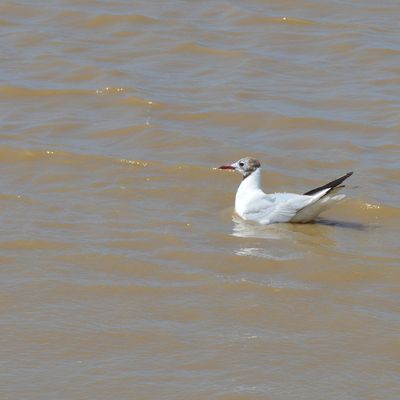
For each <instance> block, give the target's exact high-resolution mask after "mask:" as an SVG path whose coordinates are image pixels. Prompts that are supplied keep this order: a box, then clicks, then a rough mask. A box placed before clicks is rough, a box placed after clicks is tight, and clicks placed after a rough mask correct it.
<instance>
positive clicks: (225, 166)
mask: <svg viewBox="0 0 400 400" xmlns="http://www.w3.org/2000/svg"><path fill="white" fill-rule="evenodd" d="M218 169H233V170H235V167H232V165H221V166H220V167H218Z"/></svg>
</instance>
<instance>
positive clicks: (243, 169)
mask: <svg viewBox="0 0 400 400" xmlns="http://www.w3.org/2000/svg"><path fill="white" fill-rule="evenodd" d="M260 167H261V164H260V161H258V160H256V159H255V158H251V157H244V158H241V159H240V160H239V161H236V162H235V163H233V164H227V165H221V166H220V167H219V168H218V169H230V170H233V171H238V172H240V173H241V174H242V176H243V179H244V178H247V177H248V176H249V175H251V174H252V173H253V172H254V171H257V169H259V168H260Z"/></svg>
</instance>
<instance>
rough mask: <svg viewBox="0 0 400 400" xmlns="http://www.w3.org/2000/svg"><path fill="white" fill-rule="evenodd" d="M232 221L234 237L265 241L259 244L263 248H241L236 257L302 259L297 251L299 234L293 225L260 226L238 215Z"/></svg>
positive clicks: (237, 250)
mask: <svg viewBox="0 0 400 400" xmlns="http://www.w3.org/2000/svg"><path fill="white" fill-rule="evenodd" d="M232 221H233V222H234V226H233V232H232V236H236V237H239V238H249V239H250V238H251V239H265V240H263V241H262V242H261V243H260V242H257V245H258V246H259V245H260V244H262V247H254V246H252V247H240V248H238V249H236V250H235V254H236V255H238V256H252V257H259V258H266V259H270V260H295V259H299V258H302V253H301V252H299V251H298V250H297V249H296V242H297V237H298V236H299V234H298V233H297V232H295V231H293V230H291V225H289V224H272V225H260V224H257V223H254V222H251V221H244V220H243V219H241V218H240V217H238V216H237V215H234V216H233V217H232ZM271 241H272V242H271Z"/></svg>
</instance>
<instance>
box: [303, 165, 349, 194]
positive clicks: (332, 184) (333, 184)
mask: <svg viewBox="0 0 400 400" xmlns="http://www.w3.org/2000/svg"><path fill="white" fill-rule="evenodd" d="M351 175H353V171H350V172H348V173H347V174H345V175H343V176H341V177H340V178H337V179H335V180H334V181H332V182H329V183H327V184H326V185H323V186H320V187H317V188H315V189H312V190H309V191H308V192H306V193H304V195H306V196H311V195H313V194H315V193H318V192H320V191H321V190H324V189H329V188H330V189H333V188H335V187H337V186H339V185H340V184H341V183H342V182H343V181H345V180H346V179H347V178H348V177H349V176H351Z"/></svg>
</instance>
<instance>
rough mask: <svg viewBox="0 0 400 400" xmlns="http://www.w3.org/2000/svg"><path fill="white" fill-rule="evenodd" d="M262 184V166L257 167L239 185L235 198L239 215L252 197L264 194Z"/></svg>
mask: <svg viewBox="0 0 400 400" xmlns="http://www.w3.org/2000/svg"><path fill="white" fill-rule="evenodd" d="M260 185H261V168H257V169H256V170H255V171H254V172H253V173H252V174H250V175H249V176H248V177H247V178H245V179H243V181H242V183H241V184H240V185H239V187H238V190H237V192H236V199H235V210H236V212H237V213H238V214H239V215H241V214H242V213H243V211H244V210H245V209H246V208H247V203H248V201H249V200H250V199H251V198H253V197H254V196H257V195H260V194H263V192H262V190H261V187H260ZM260 192H261V193H260Z"/></svg>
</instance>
